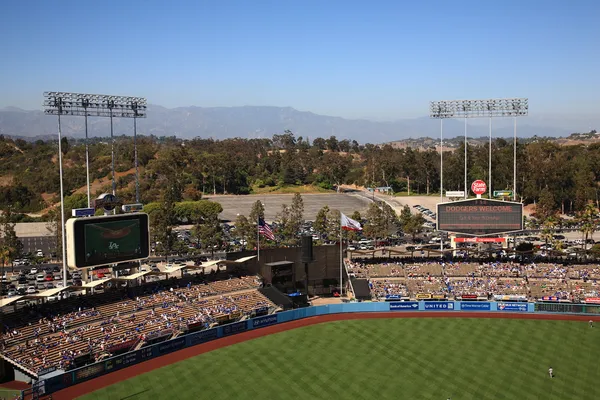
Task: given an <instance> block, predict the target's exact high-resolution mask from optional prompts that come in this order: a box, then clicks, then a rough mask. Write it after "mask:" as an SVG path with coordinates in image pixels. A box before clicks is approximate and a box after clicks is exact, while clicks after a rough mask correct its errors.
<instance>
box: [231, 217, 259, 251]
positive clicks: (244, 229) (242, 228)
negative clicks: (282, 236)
mask: <svg viewBox="0 0 600 400" xmlns="http://www.w3.org/2000/svg"><path fill="white" fill-rule="evenodd" d="M256 235H257V230H256V227H255V225H254V224H252V223H251V222H250V221H249V220H248V218H246V216H245V215H243V214H239V215H238V216H237V218H236V220H235V238H236V239H239V240H240V241H241V242H242V245H243V246H244V247H245V248H250V249H252V248H254V247H255V246H256Z"/></svg>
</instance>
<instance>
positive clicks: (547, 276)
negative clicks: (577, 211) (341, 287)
mask: <svg viewBox="0 0 600 400" xmlns="http://www.w3.org/2000/svg"><path fill="white" fill-rule="evenodd" d="M345 262H346V267H347V270H348V274H349V275H350V276H351V277H352V278H360V279H368V280H369V286H370V288H371V295H372V298H373V299H374V300H382V299H397V298H405V299H428V298H430V299H434V298H438V299H439V298H448V299H450V298H454V299H461V298H478V299H492V298H498V297H499V296H500V297H501V296H505V298H511V299H519V300H523V301H525V300H529V301H533V300H554V301H584V300H585V299H586V298H590V297H594V298H595V297H599V294H600V285H599V284H598V279H600V268H599V267H597V266H595V265H563V264H553V263H533V262H532V263H527V264H522V263H518V262H465V261H443V260H436V261H433V260H431V259H429V260H413V261H407V260H406V259H373V258H365V259H353V260H346V261H345Z"/></svg>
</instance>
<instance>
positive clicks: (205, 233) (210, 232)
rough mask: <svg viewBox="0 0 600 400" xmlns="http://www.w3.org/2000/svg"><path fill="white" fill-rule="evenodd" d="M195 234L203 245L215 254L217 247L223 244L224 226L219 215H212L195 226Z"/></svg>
mask: <svg viewBox="0 0 600 400" xmlns="http://www.w3.org/2000/svg"><path fill="white" fill-rule="evenodd" d="M193 235H194V236H195V237H197V238H198V239H199V240H200V243H202V246H203V247H204V248H205V249H207V250H210V254H211V255H214V253H215V250H216V249H220V248H221V247H222V245H223V227H222V226H221V224H220V222H219V218H218V216H217V215H214V214H213V215H211V216H208V217H207V218H205V219H203V220H202V221H201V222H199V223H197V224H196V225H195V226H194V230H193Z"/></svg>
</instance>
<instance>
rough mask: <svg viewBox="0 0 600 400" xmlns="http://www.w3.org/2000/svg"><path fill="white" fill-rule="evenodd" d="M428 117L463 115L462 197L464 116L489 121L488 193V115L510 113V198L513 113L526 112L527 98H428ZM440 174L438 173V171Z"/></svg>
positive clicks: (490, 189) (515, 153) (514, 140)
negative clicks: (441, 99)
mask: <svg viewBox="0 0 600 400" xmlns="http://www.w3.org/2000/svg"><path fill="white" fill-rule="evenodd" d="M429 111H430V117H431V118H436V119H445V118H465V197H467V194H468V187H467V118H485V117H488V118H489V120H490V122H489V160H488V182H487V184H488V193H489V196H490V197H491V196H492V193H493V191H492V118H494V117H513V118H514V132H513V134H514V139H513V146H514V149H513V158H514V159H513V200H515V199H516V195H517V117H523V116H527V115H528V113H529V100H528V99H527V98H510V99H486V100H443V101H432V102H431V103H430V105H429ZM440 176H441V174H440Z"/></svg>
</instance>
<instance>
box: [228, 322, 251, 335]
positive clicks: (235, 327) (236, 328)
mask: <svg viewBox="0 0 600 400" xmlns="http://www.w3.org/2000/svg"><path fill="white" fill-rule="evenodd" d="M247 327H248V324H247V323H246V321H241V322H236V323H233V324H229V325H225V326H223V336H229V335H233V334H236V333H240V332H243V331H245V330H246V329H247Z"/></svg>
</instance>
